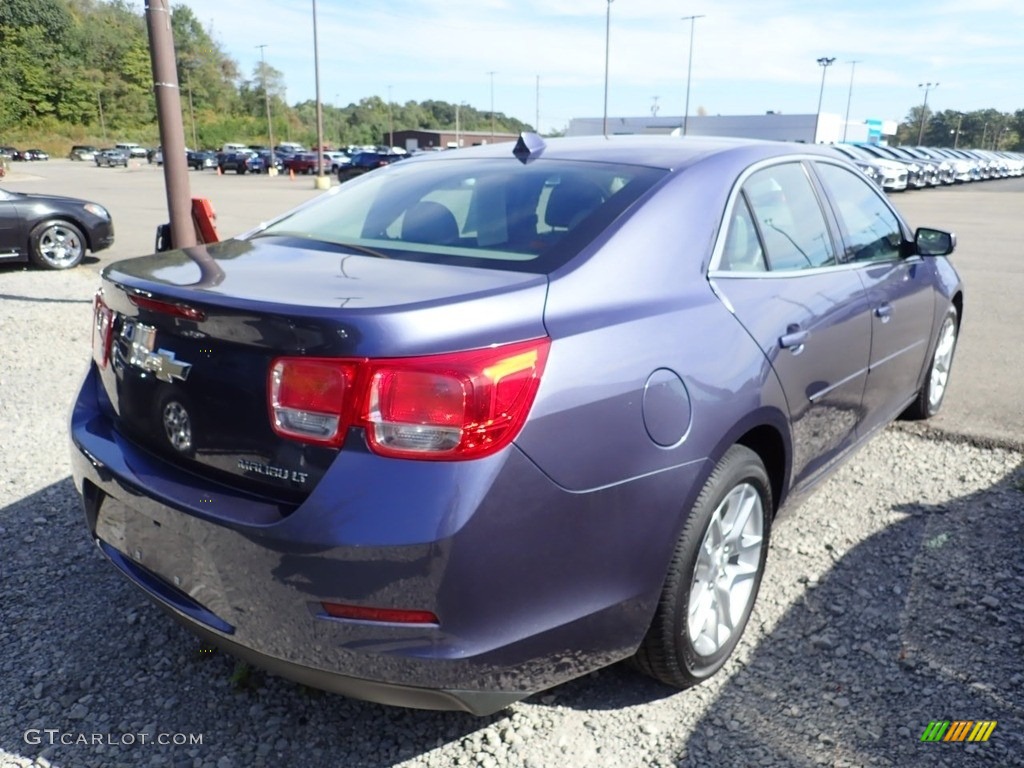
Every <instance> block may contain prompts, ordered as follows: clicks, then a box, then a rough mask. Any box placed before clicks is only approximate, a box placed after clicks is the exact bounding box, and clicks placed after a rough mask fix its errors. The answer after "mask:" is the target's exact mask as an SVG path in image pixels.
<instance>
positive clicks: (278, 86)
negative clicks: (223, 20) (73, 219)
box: [0, 0, 530, 155]
mask: <svg viewBox="0 0 1024 768" xmlns="http://www.w3.org/2000/svg"><path fill="white" fill-rule="evenodd" d="M171 24H172V28H173V31H174V44H175V49H176V54H177V63H178V81H179V85H180V87H181V102H182V113H183V114H182V121H183V124H184V126H185V140H186V143H188V144H189V145H194V146H197V147H218V146H220V145H222V144H223V143H224V142H225V141H246V142H252V143H266V139H267V118H266V103H265V95H264V93H265V92H264V84H266V93H268V94H269V96H270V104H271V115H272V119H273V129H274V137H275V139H280V140H290V141H299V142H302V143H305V144H307V145H310V146H311V145H313V144H314V143H315V140H316V104H315V102H313V101H312V100H310V101H305V102H301V103H297V104H293V105H289V104H287V103H286V102H285V87H284V76H283V73H282V72H280V71H278V70H276V69H274V68H273V67H271V66H264V65H263V64H257V65H256V67H255V68H254V70H253V72H252V74H251V77H245V76H244V75H243V74H242V73H241V72H240V70H239V67H238V63H237V62H236V61H235V60H234V59H232V58H231V57H230V56H229V55H228V54H227V53H226V52H225V51H224V50H223V49H222V48H221V47H220V45H219V44H218V43H217V42H216V41H215V40H214V39H213V38H212V37H211V35H210V34H209V32H208V31H207V30H206V29H205V28H204V27H203V25H202V24H201V23H200V22H199V21H198V20H197V18H196V16H195V14H194V13H193V12H192V10H191V9H190V8H189V7H188V6H186V5H176V6H175V7H174V8H173V10H172V14H171ZM389 107H390V108H389ZM457 108H458V109H459V123H460V126H461V128H462V130H466V131H473V130H481V131H483V130H490V127H491V114H490V112H487V111H479V110H477V109H475V108H473V107H467V106H462V107H456V105H454V104H448V103H446V102H441V101H425V102H414V101H409V102H406V103H405V104H395V103H392V104H390V105H389V104H388V103H387V102H386V101H385V100H384V99H381V98H380V97H379V96H367V97H366V98H363V99H360V101H359V102H358V103H355V104H349V105H348V106H346V107H339V106H334V105H324V109H323V125H324V137H325V141H327V142H328V143H330V144H333V145H335V146H343V145H347V144H376V143H377V142H379V141H380V138H381V136H383V135H384V134H386V133H387V132H388V130H389V127H393V129H394V130H402V129H416V128H423V129H431V128H446V129H451V128H452V127H454V125H455V110H456V109H457ZM494 124H495V129H496V130H497V131H500V132H515V133H518V132H520V131H523V130H530V126H528V125H527V124H525V123H523V122H521V121H519V120H517V119H515V118H512V117H508V116H506V115H504V114H502V113H500V112H496V113H495V118H494ZM121 139H127V140H131V141H136V142H138V143H140V144H144V145H147V146H152V145H155V144H157V143H159V131H158V129H157V123H156V100H155V98H154V96H153V77H152V69H151V65H150V56H149V38H148V35H147V31H146V22H145V17H144V15H143V14H142V12H141V11H139V10H137V9H136V8H134V7H133V6H132V5H130V4H129V3H127V2H125V0H0V141H2V143H5V144H16V145H17V144H27V145H32V146H40V147H42V148H44V149H47V150H50V151H52V152H54V153H55V154H58V155H62V154H65V153H66V152H67V150H68V147H69V146H70V145H71V144H97V145H98V144H104V145H108V144H112V143H113V142H115V141H117V140H121Z"/></svg>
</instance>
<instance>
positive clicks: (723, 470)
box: [672, 446, 772, 682]
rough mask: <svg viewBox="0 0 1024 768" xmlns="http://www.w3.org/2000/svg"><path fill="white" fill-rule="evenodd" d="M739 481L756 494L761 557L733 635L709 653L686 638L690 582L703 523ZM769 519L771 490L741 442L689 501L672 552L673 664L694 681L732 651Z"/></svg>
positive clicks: (750, 608) (765, 551)
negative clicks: (675, 574) (676, 562)
mask: <svg viewBox="0 0 1024 768" xmlns="http://www.w3.org/2000/svg"><path fill="white" fill-rule="evenodd" d="M744 483H749V484H750V485H752V486H753V487H754V488H755V490H756V491H757V493H758V494H759V495H760V496H761V507H762V514H763V518H762V521H761V523H762V530H763V531H764V534H763V538H762V542H761V555H760V559H759V561H758V567H757V574H756V575H755V577H754V585H753V590H752V592H751V595H750V599H749V600H748V601H747V605H746V607H745V609H744V612H743V615H742V617H741V619H740V621H739V623H738V625H737V627H736V629H735V631H734V632H733V635H732V637H730V638H729V640H728V642H726V644H725V645H724V646H722V648H720V649H719V650H718V651H716V652H715V653H713V654H711V655H710V656H702V655H700V654H699V653H697V651H696V649H695V648H694V647H693V643H692V642H691V641H690V632H689V625H688V618H689V607H690V606H689V604H690V592H691V585H692V583H693V575H694V570H695V568H696V564H697V556H698V553H699V551H700V546H701V544H702V543H703V541H704V536H705V534H706V532H707V529H708V525H709V524H710V522H711V517H712V515H713V514H714V511H715V510H716V509H717V508H718V506H719V505H720V504H721V503H722V501H723V500H724V499H725V498H726V496H728V495H729V493H731V492H732V490H733V489H735V488H736V487H737V486H739V485H742V484H744ZM771 519H772V493H771V485H770V483H769V480H768V473H767V472H766V471H765V468H764V464H763V463H762V462H761V460H760V458H758V456H757V454H755V453H754V452H753V451H751V450H750V449H748V448H745V447H744V446H733V447H732V448H731V449H730V450H729V451H728V452H727V453H726V455H725V456H724V457H723V459H722V461H721V462H719V464H718V466H717V467H716V468H715V471H714V472H713V473H712V475H711V477H710V478H709V479H708V481H707V483H706V484H705V486H704V488H703V490H702V491H701V494H700V496H699V497H698V499H697V503H696V504H695V505H694V508H693V511H692V513H691V515H690V519H689V520H688V521H687V524H686V528H685V529H684V531H683V535H682V536H681V538H680V540H679V545H678V547H679V548H678V551H677V555H678V557H679V558H680V569H679V578H678V584H677V585H675V589H676V597H675V599H676V606H677V607H676V610H675V611H674V614H675V615H674V621H673V627H672V630H673V632H674V633H675V637H676V638H677V642H676V657H677V662H678V664H679V666H680V667H681V669H682V670H683V671H684V672H685V674H686V675H687V676H688V677H690V678H692V679H693V681H694V682H698V681H701V680H705V679H707V678H709V677H711V676H712V675H713V674H714V673H715V672H717V671H718V670H719V669H720V668H721V667H722V665H723V664H725V662H726V661H727V660H728V658H729V656H731V655H732V652H733V650H734V649H735V648H736V645H737V644H738V643H739V640H740V638H741V637H742V636H743V632H744V630H745V628H746V625H747V621H748V620H749V618H750V614H751V612H752V611H753V607H754V604H755V602H756V601H757V594H758V592H759V590H760V586H761V579H762V577H763V576H764V568H765V563H766V561H767V557H768V541H769V534H770V530H771Z"/></svg>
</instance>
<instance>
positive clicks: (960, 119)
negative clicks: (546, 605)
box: [953, 112, 964, 149]
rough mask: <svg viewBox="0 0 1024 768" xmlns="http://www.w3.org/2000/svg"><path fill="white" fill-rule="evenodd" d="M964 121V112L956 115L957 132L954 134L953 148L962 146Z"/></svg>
mask: <svg viewBox="0 0 1024 768" xmlns="http://www.w3.org/2000/svg"><path fill="white" fill-rule="evenodd" d="M963 123H964V113H963V112H959V113H957V116H956V134H955V135H954V136H953V149H956V148H957V147H959V146H960V126H961V125H963Z"/></svg>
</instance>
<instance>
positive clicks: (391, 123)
mask: <svg viewBox="0 0 1024 768" xmlns="http://www.w3.org/2000/svg"><path fill="white" fill-rule="evenodd" d="M394 146H395V118H394V116H393V114H392V112H391V86H390V85H389V86H388V152H391V151H392V150H393V149H394Z"/></svg>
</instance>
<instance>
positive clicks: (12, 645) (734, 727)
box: [0, 268, 1024, 768]
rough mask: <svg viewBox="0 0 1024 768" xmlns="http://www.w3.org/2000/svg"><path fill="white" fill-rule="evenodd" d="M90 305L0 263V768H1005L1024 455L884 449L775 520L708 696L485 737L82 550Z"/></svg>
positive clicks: (517, 716)
mask: <svg viewBox="0 0 1024 768" xmlns="http://www.w3.org/2000/svg"><path fill="white" fill-rule="evenodd" d="M94 287H95V275H94V274H92V273H91V271H86V270H75V271H72V272H69V273H52V274H47V273H41V272H33V271H23V270H17V269H11V268H0V340H2V344H0V428H2V433H0V434H2V435H3V451H2V454H0V586H2V591H0V619H2V621H0V648H2V652H0V768H10V767H11V766H30V765H40V766H47V765H50V766H62V767H67V768H77V767H78V766H85V767H87V766H173V767H174V768H185V767H186V766H188V767H190V768H192V767H194V768H248V767H249V766H289V767H291V766H296V767H297V766H344V767H345V768H358V767H361V766H367V767H370V766H372V767H377V766H403V767H405V768H413V767H414V766H419V767H424V766H438V767H441V766H444V767H447V766H488V767H489V766H512V767H519V766H526V767H528V768H549V767H551V766H557V767H558V768H576V767H577V766H579V767H580V768H583V766H586V767H587V768H592V767H593V766H608V767H609V768H630V767H632V766H638V767H639V766H645V767H646V766H665V767H668V766H818V765H827V766H869V765H871V766H894V767H895V766H899V767H901V768H902V767H904V766H933V765H935V766H972V765H985V766H1024V665H1022V663H1021V660H1022V658H1024V558H1022V557H1021V554H1020V553H1021V545H1022V544H1024V455H1022V453H1020V452H1019V451H1015V450H1012V449H1011V447H1002V448H1000V447H988V448H985V447H978V446H976V445H972V444H968V443H966V442H957V441H950V440H937V439H929V438H928V437H927V435H924V436H922V435H920V434H916V433H913V432H911V431H909V430H906V429H901V428H890V429H889V430H887V431H886V432H885V433H883V434H882V435H880V436H879V437H878V438H876V439H875V440H874V441H873V442H872V443H871V444H870V445H868V446H867V447H865V448H864V449H863V450H862V451H861V452H860V453H859V454H858V455H857V456H856V457H854V459H853V460H852V461H851V462H849V463H848V464H847V465H846V467H845V468H844V469H843V470H842V471H841V472H839V473H838V474H837V475H836V476H834V477H833V478H832V479H831V480H830V481H828V482H827V483H826V484H824V485H823V486H822V487H821V488H820V489H819V490H818V491H816V493H815V494H814V495H813V496H812V497H811V498H810V499H809V500H808V501H807V502H806V503H805V504H804V506H803V507H802V508H801V509H799V510H796V511H794V512H793V514H791V515H790V516H789V517H788V518H787V519H786V520H785V521H784V522H781V523H780V525H779V527H778V528H777V529H776V531H775V533H774V539H773V543H772V551H771V553H770V556H769V561H768V572H767V575H766V578H765V581H764V585H763V586H762V590H761V595H760V598H759V602H758V605H757V608H756V610H755V614H754V616H753V618H752V620H751V624H750V626H749V627H748V630H747V634H746V637H745V638H744V640H743V642H742V643H741V645H740V648H739V649H738V652H737V654H736V656H735V657H734V659H733V660H732V661H731V662H730V663H729V665H728V666H727V667H726V668H725V670H724V671H723V673H722V674H720V675H719V676H717V677H716V678H714V679H713V680H712V681H710V682H709V683H708V684H706V685H704V686H702V687H699V688H696V689H693V690H691V691H687V692H682V693H680V692H676V691H672V690H669V689H666V688H664V687H661V686H659V685H657V684H655V683H653V682H650V681H648V680H646V679H645V678H643V677H641V676H639V675H638V674H636V673H633V672H632V671H630V670H629V669H628V668H625V667H624V666H622V665H619V666H616V667H612V668H609V669H606V670H603V671H601V672H598V673H595V674H592V675H590V676H589V677H587V678H585V679H582V680H578V681H575V682H573V683H570V684H567V685H563V686H560V687H558V688H556V689H553V690H550V691H547V692H545V693H542V694H539V695H537V696H534V697H533V698H531V699H528V700H526V701H524V702H520V703H518V704H516V705H514V706H512V707H510V708H509V709H507V710H505V711H504V712H502V713H499V714H497V715H494V716H491V717H489V718H483V719H478V718H473V717H470V716H467V715H462V714H454V713H433V712H419V711H411V710H401V709H392V708H387V707H382V706H378V705H373V704H367V703H363V702H358V701H352V700H348V699H345V698H342V697H340V696H334V695H330V694H324V693H320V692H317V691H313V690H309V689H305V688H302V687H300V686H296V685H293V684H291V683H288V682H286V681H283V680H280V679H277V678H274V677H271V676H269V675H265V674H263V673H261V672H258V671H255V670H248V669H246V668H244V667H240V666H237V665H236V663H235V662H234V660H232V659H231V658H230V657H228V656H226V655H224V654H222V653H220V652H212V651H207V650H205V649H204V648H202V647H201V646H200V644H199V643H198V641H197V640H195V639H194V638H193V637H192V636H191V635H189V634H188V633H187V632H186V631H185V630H183V629H181V628H179V627H178V626H177V625H176V624H174V623H173V622H172V621H171V620H170V619H168V618H167V617H166V616H165V615H164V614H163V613H161V612H160V611H159V610H158V609H156V608H155V607H153V606H152V605H151V604H150V603H149V602H148V601H147V600H146V598H144V597H142V596H141V595H140V594H139V593H138V592H137V591H135V590H134V589H133V588H132V587H131V586H130V585H129V584H128V583H127V582H126V581H125V580H124V579H123V578H122V577H121V576H120V575H119V574H117V573H116V572H115V571H114V569H113V568H112V567H110V565H109V564H107V563H106V562H104V561H103V559H102V558H101V556H100V555H99V553H98V552H97V551H96V550H95V548H94V547H93V546H92V545H91V544H90V543H89V541H88V540H87V537H86V534H85V527H84V523H83V521H82V519H81V513H80V510H79V507H78V502H77V499H76V497H75V495H74V490H73V486H72V483H71V480H70V478H69V474H68V460H67V456H68V447H67V438H66V421H67V416H68V411H69V408H70V403H71V399H72V397H73V395H74V392H75V388H76V385H77V382H78V378H79V376H80V375H81V374H82V373H83V372H84V370H85V364H86V360H87V359H88V354H89V353H88V348H89V343H90V342H89V314H90V312H89V310H90V299H91V296H92V291H93V289H94ZM932 720H975V721H977V720H996V721H998V726H997V727H996V729H995V731H994V732H993V734H992V736H991V738H990V740H989V741H988V742H986V743H979V744H965V743H959V744H955V743H922V742H921V741H920V736H921V734H922V732H923V731H924V729H925V727H926V726H927V725H928V723H929V722H930V721H932ZM158 740H161V741H165V742H171V743H166V744H164V743H156V742H157V741H158ZM181 741H185V742H186V743H175V742H181ZM96 742H99V743H96Z"/></svg>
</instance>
